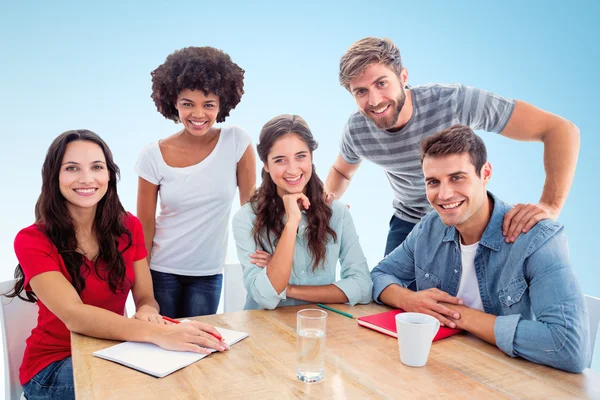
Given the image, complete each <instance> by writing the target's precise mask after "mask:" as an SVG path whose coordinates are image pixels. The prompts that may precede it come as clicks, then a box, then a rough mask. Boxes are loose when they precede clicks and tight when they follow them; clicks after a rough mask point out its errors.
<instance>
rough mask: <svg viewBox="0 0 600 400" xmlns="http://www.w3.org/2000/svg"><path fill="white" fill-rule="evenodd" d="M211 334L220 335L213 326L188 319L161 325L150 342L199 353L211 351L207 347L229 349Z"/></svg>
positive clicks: (220, 349)
mask: <svg viewBox="0 0 600 400" xmlns="http://www.w3.org/2000/svg"><path fill="white" fill-rule="evenodd" d="M157 328H158V327H157ZM213 335H217V336H220V335H219V332H218V331H217V330H216V329H215V327H214V326H212V325H209V324H205V323H204V322H198V321H190V322H186V323H185V324H169V325H163V326H161V327H160V330H157V332H156V334H155V335H154V337H153V338H152V340H151V342H152V343H154V344H156V345H158V346H160V347H162V348H163V349H165V350H177V351H191V352H193V353H200V354H209V353H211V351H210V350H209V349H215V350H218V351H225V350H229V346H228V345H227V343H225V342H223V341H219V340H218V339H216V338H215V337H214V336H213Z"/></svg>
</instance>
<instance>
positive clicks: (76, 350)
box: [71, 304, 600, 400]
mask: <svg viewBox="0 0 600 400" xmlns="http://www.w3.org/2000/svg"><path fill="white" fill-rule="evenodd" d="M334 307H336V308H338V309H340V310H343V311H346V312H349V313H351V314H353V315H354V316H356V317H359V316H363V315H369V314H374V313H377V312H383V311H386V310H388V308H387V307H383V306H379V305H377V304H368V305H360V306H354V307H350V306H346V305H339V304H337V305H335V306H334ZM303 308H312V307H311V306H299V307H281V308H278V309H276V310H273V311H240V312H233V313H225V314H217V315H210V316H204V317H197V318H194V319H197V320H199V321H204V322H208V323H211V324H213V325H216V326H221V327H224V328H229V329H234V330H240V331H245V332H248V333H249V334H250V336H249V337H248V338H247V339H245V340H243V341H241V342H240V343H238V344H236V345H234V346H232V348H231V350H230V351H228V352H225V353H215V354H212V355H210V356H209V357H206V358H205V359H203V360H201V361H199V362H197V363H195V364H193V365H191V366H189V367H186V368H183V369H181V370H179V371H177V372H174V373H173V374H171V375H168V376H166V377H164V378H161V379H157V378H154V377H151V376H149V375H145V374H143V373H141V372H138V371H136V370H133V369H129V368H126V367H124V366H121V365H119V364H116V363H113V362H110V361H107V360H103V359H100V358H97V357H94V356H93V355H92V353H93V352H94V351H96V350H100V349H103V348H105V347H109V346H112V345H114V344H116V343H117V342H113V341H109V340H101V339H95V338H90V337H87V336H83V335H79V334H76V333H73V334H71V340H72V342H71V348H72V352H73V372H74V378H75V393H76V396H77V399H80V400H87V399H98V400H100V399H101V400H105V399H127V400H133V399H260V400H267V399H302V398H315V399H401V398H403V399H419V398H433V397H435V398H437V399H443V398H452V399H457V398H465V399H486V400H491V399H508V398H521V399H541V398H544V399H545V398H555V399H556V398H561V399H562V398H565V399H567V398H573V399H575V398H576V399H581V398H600V374H598V373H596V372H594V371H591V370H590V369H586V370H585V371H584V372H583V373H582V374H570V373H567V372H562V371H558V370H555V369H552V368H548V367H544V366H541V365H537V364H534V363H530V362H528V361H525V360H523V359H513V358H510V357H508V356H506V355H505V354H504V353H502V352H501V351H500V350H498V349H497V348H496V347H494V346H491V345H489V344H487V343H485V342H483V341H481V340H479V339H477V338H476V337H474V336H472V335H469V334H465V333H462V334H459V335H456V336H453V337H451V338H448V339H444V340H441V341H439V342H435V343H434V344H433V345H432V348H431V353H430V355H429V360H428V362H427V365H426V366H424V367H422V368H411V367H407V366H405V365H403V364H402V363H401V362H400V358H399V353H398V344H397V341H396V339H394V338H391V337H388V336H385V335H382V334H380V333H377V332H374V331H371V330H370V329H365V328H362V327H360V326H358V324H357V323H356V321H355V320H352V319H350V318H347V317H345V316H342V315H339V314H336V313H333V312H329V313H328V317H327V340H326V343H327V344H326V346H327V347H326V348H327V350H326V354H325V379H324V380H323V381H321V382H319V383H314V384H306V383H303V382H300V381H299V380H298V379H297V378H296V368H295V365H296V312H297V311H298V310H301V309H303Z"/></svg>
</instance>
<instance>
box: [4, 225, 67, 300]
mask: <svg viewBox="0 0 600 400" xmlns="http://www.w3.org/2000/svg"><path fill="white" fill-rule="evenodd" d="M14 248H15V255H16V256H17V260H18V261H19V265H20V266H21V268H22V269H23V274H24V275H25V289H26V290H31V287H30V286H29V281H30V280H31V278H33V277H34V276H36V275H39V274H41V273H44V272H50V271H56V272H60V273H63V271H62V270H61V262H62V261H61V260H62V259H61V258H60V256H59V254H58V251H57V250H56V247H55V246H54V244H53V243H52V242H51V241H50V239H48V237H47V236H46V235H44V234H43V233H42V231H41V230H40V228H38V227H37V226H35V225H33V226H30V227H29V228H25V229H23V230H22V231H21V232H19V233H18V234H17V236H16V238H15V242H14Z"/></svg>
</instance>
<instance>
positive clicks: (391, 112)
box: [350, 63, 408, 129]
mask: <svg viewBox="0 0 600 400" xmlns="http://www.w3.org/2000/svg"><path fill="white" fill-rule="evenodd" d="M407 79H408V73H407V72H406V69H402V73H401V74H400V77H398V75H396V73H395V72H394V71H393V70H392V69H391V68H389V67H388V66H386V65H385V64H379V63H377V64H371V65H369V66H368V67H367V68H366V69H365V71H364V72H363V73H362V74H361V75H359V76H358V77H356V78H354V79H352V80H351V81H350V92H351V93H352V96H354V100H355V101H356V104H357V105H358V108H359V110H360V112H361V113H362V114H363V115H364V116H365V117H367V118H369V119H371V120H372V121H373V123H375V125H376V126H377V127H378V128H379V129H393V128H397V127H399V126H398V125H400V121H399V117H400V112H401V111H402V108H403V107H404V103H405V102H406V90H405V89H404V87H405V86H406V81H407Z"/></svg>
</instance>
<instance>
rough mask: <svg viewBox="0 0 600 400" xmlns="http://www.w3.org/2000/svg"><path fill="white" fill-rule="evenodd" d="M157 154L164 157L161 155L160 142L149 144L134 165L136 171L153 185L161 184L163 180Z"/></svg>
mask: <svg viewBox="0 0 600 400" xmlns="http://www.w3.org/2000/svg"><path fill="white" fill-rule="evenodd" d="M157 152H158V153H157ZM157 156H160V157H162V156H161V155H160V148H159V146H158V142H155V143H152V144H149V145H147V146H146V147H144V148H143V149H142V151H141V152H140V155H139V156H138V159H137V162H136V164H135V167H134V171H135V173H136V174H138V176H139V177H140V178H143V179H145V180H147V181H148V182H150V183H152V184H153V185H159V184H160V181H161V176H160V172H159V170H158V160H157V158H156V157H157Z"/></svg>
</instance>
